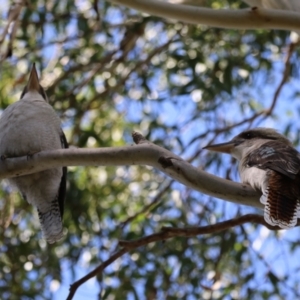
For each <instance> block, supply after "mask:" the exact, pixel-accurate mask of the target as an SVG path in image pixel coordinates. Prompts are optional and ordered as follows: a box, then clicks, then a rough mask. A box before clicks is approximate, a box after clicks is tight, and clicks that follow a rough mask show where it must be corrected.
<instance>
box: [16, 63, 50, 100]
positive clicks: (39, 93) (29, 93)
mask: <svg viewBox="0 0 300 300" xmlns="http://www.w3.org/2000/svg"><path fill="white" fill-rule="evenodd" d="M33 95H34V97H35V99H36V97H40V98H41V99H43V100H45V101H46V102H49V100H48V97H47V95H46V93H45V91H44V89H43V88H42V87H41V85H40V82H39V77H38V74H37V71H36V68H35V63H34V64H33V65H32V68H31V71H30V75H29V80H28V83H27V85H26V86H25V88H24V90H23V92H22V94H21V98H20V99H25V98H26V97H30V98H32V97H33Z"/></svg>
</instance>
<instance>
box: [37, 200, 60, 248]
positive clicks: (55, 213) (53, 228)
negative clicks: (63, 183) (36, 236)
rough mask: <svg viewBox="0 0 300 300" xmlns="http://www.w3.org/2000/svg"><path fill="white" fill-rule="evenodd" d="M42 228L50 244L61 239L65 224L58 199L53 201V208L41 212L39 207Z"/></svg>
mask: <svg viewBox="0 0 300 300" xmlns="http://www.w3.org/2000/svg"><path fill="white" fill-rule="evenodd" d="M38 214H39V219H40V223H41V229H42V232H43V236H44V238H45V239H46V240H47V242H48V243H49V244H53V243H55V242H57V241H59V240H60V239H61V238H62V237H63V224H62V218H61V213H60V209H59V204H58V202H57V201H53V202H52V203H51V209H50V210H48V211H47V212H41V211H40V210H39V209H38Z"/></svg>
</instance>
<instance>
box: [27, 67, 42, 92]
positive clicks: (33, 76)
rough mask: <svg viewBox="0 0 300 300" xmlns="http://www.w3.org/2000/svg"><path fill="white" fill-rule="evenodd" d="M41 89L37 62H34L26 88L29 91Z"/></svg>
mask: <svg viewBox="0 0 300 300" xmlns="http://www.w3.org/2000/svg"><path fill="white" fill-rule="evenodd" d="M39 89H40V83H39V77H38V74H37V72H36V68H35V64H33V65H32V69H31V72H30V76H29V80H28V83H27V87H26V90H27V91H39Z"/></svg>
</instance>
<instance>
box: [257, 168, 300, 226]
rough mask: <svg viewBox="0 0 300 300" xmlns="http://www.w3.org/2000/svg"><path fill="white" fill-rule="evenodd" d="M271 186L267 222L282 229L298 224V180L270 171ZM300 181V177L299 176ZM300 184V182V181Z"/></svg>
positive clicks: (265, 214)
mask: <svg viewBox="0 0 300 300" xmlns="http://www.w3.org/2000/svg"><path fill="white" fill-rule="evenodd" d="M268 175H269V185H268V188H267V191H266V195H264V196H262V197H265V198H266V199H265V211H264V217H265V220H266V221H267V222H268V223H269V224H271V225H273V226H279V227H281V228H290V227H293V226H295V225H296V224H297V213H298V209H299V184H298V183H297V181H296V180H294V179H290V178H289V177H287V176H283V175H282V174H280V173H278V172H276V171H272V170H271V171H268ZM297 177H298V179H300V178H299V175H298V176H297ZM298 182H299V181H298Z"/></svg>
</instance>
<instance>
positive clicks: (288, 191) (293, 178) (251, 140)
mask: <svg viewBox="0 0 300 300" xmlns="http://www.w3.org/2000/svg"><path fill="white" fill-rule="evenodd" d="M204 149H208V150H212V151H217V152H223V153H229V154H231V155H232V156H233V157H234V158H236V159H237V160H238V161H239V167H238V168H239V174H240V177H241V180H242V182H243V183H246V184H249V185H250V186H252V188H254V189H256V190H259V191H261V192H262V196H261V198H260V202H261V203H262V204H264V205H265V209H264V218H265V221H266V222H267V223H269V224H270V225H273V226H279V227H281V228H290V227H293V226H295V225H296V223H297V218H299V217H300V154H299V152H298V151H297V150H296V149H295V148H293V145H292V143H291V142H290V141H289V140H288V139H287V138H285V137H284V136H283V135H281V134H279V133H277V132H276V131H275V130H274V129H270V128H255V129H250V130H247V131H244V132H242V133H240V134H239V135H237V136H236V137H234V138H233V139H232V140H231V141H229V142H227V143H222V144H215V145H208V146H206V147H205V148H204Z"/></svg>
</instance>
